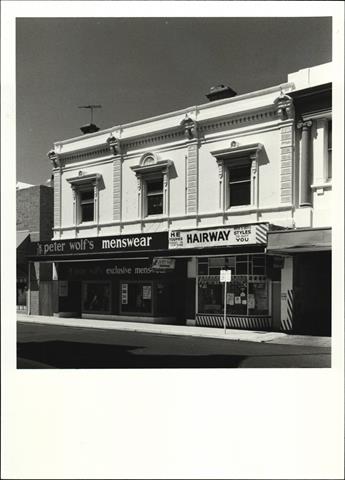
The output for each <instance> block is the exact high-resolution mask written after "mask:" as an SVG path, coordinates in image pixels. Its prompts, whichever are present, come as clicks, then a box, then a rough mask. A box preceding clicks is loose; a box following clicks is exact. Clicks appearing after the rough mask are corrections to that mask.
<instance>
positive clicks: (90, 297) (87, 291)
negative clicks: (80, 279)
mask: <svg viewBox="0 0 345 480" xmlns="http://www.w3.org/2000/svg"><path fill="white" fill-rule="evenodd" d="M110 300H111V288H110V283H109V282H86V283H84V284H83V312H97V313H109V312H110Z"/></svg>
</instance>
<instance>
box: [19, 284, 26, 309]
mask: <svg viewBox="0 0 345 480" xmlns="http://www.w3.org/2000/svg"><path fill="white" fill-rule="evenodd" d="M27 291H28V286H27V281H26V279H19V280H17V307H25V306H26V302H27Z"/></svg>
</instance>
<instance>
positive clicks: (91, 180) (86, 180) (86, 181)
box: [66, 171, 102, 227]
mask: <svg viewBox="0 0 345 480" xmlns="http://www.w3.org/2000/svg"><path fill="white" fill-rule="evenodd" d="M66 180H67V182H69V183H70V185H71V188H72V193H73V224H74V226H75V227H78V226H79V225H86V224H90V225H91V224H92V225H94V224H96V225H98V224H99V208H98V205H99V189H100V185H101V181H102V175H101V174H100V173H88V174H83V172H82V171H80V172H79V175H78V176H77V177H71V178H67V179H66ZM89 188H93V192H94V220H93V221H92V222H81V221H80V208H79V207H80V205H79V192H80V191H81V190H84V189H89Z"/></svg>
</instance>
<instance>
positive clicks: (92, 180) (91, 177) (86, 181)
mask: <svg viewBox="0 0 345 480" xmlns="http://www.w3.org/2000/svg"><path fill="white" fill-rule="evenodd" d="M66 180H67V182H69V183H70V184H71V186H72V187H74V188H78V187H84V186H88V185H89V186H98V185H100V184H101V182H102V175H101V174H100V173H83V171H82V170H80V171H79V174H78V176H77V177H71V178H67V179H66Z"/></svg>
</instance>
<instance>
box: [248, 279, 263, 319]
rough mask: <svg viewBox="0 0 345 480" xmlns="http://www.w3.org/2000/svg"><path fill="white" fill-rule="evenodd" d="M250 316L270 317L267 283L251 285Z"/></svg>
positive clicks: (249, 290)
mask: <svg viewBox="0 0 345 480" xmlns="http://www.w3.org/2000/svg"><path fill="white" fill-rule="evenodd" d="M248 314H249V315H268V289H267V282H256V283H249V285H248Z"/></svg>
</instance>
